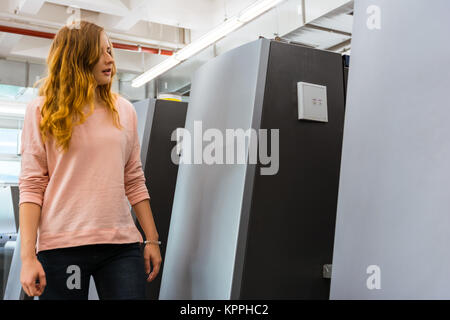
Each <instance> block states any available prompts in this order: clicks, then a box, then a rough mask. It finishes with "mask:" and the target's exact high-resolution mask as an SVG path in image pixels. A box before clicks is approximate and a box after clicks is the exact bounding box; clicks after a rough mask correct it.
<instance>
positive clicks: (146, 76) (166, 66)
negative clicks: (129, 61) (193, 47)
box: [131, 56, 180, 87]
mask: <svg viewBox="0 0 450 320" xmlns="http://www.w3.org/2000/svg"><path fill="white" fill-rule="evenodd" d="M179 63H180V61H179V60H177V59H175V58H174V57H173V56H172V57H169V58H167V59H166V60H164V61H163V62H161V63H159V64H157V65H156V66H154V67H153V68H151V69H150V70H148V71H146V72H144V73H143V74H141V75H140V76H139V77H137V78H136V79H134V80H133V82H132V83H131V85H132V86H133V87H140V86H142V85H143V84H145V83H147V82H149V81H150V80H152V79H154V78H156V77H157V76H159V75H160V74H163V73H164V72H166V71H167V70H170V69H172V68H173V67H175V66H176V65H177V64H179Z"/></svg>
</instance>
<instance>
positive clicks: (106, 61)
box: [93, 31, 114, 86]
mask: <svg viewBox="0 0 450 320" xmlns="http://www.w3.org/2000/svg"><path fill="white" fill-rule="evenodd" d="M100 46H101V52H102V54H101V55H100V59H99V60H98V62H97V64H96V65H95V66H94V70H93V73H94V78H95V80H96V81H97V84H98V85H99V86H101V85H104V84H107V83H109V82H111V73H112V66H113V64H114V59H113V57H112V56H111V50H112V48H111V46H110V43H109V41H108V37H107V36H106V33H105V32H104V31H102V33H101V35H100Z"/></svg>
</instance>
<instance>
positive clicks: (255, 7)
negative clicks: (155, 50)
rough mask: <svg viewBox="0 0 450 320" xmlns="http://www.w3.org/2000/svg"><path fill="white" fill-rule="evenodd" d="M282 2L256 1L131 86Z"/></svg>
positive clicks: (141, 82)
mask: <svg viewBox="0 0 450 320" xmlns="http://www.w3.org/2000/svg"><path fill="white" fill-rule="evenodd" d="M282 1H284V0H259V1H256V2H255V3H254V4H252V5H251V6H249V7H247V8H246V9H244V10H243V11H241V13H240V14H239V15H237V16H234V17H232V18H230V19H228V20H226V21H225V22H224V23H222V24H221V25H219V26H218V27H216V28H214V29H213V30H211V31H210V32H208V33H207V34H205V35H203V36H201V37H200V38H199V39H197V40H195V41H194V42H192V43H190V44H189V45H187V46H185V47H184V48H182V49H181V50H179V51H178V52H177V53H176V54H175V55H173V56H171V57H170V58H168V59H166V60H164V61H163V62H161V63H160V64H158V65H156V66H155V67H153V68H152V69H150V70H148V71H147V72H145V73H143V74H142V75H140V76H139V77H137V78H136V79H134V80H133V82H132V84H131V85H132V86H133V87H140V86H141V85H143V84H145V83H146V82H148V81H150V80H152V79H154V78H156V77H157V76H159V75H161V74H162V73H164V72H166V71H168V70H169V69H171V68H173V67H174V66H176V65H177V64H179V63H181V62H182V61H184V60H186V59H188V58H190V57H192V56H193V55H195V54H197V53H198V52H200V51H202V50H203V49H205V48H207V47H208V46H210V45H211V44H213V43H215V42H217V41H218V40H220V39H222V38H223V37H225V36H226V35H227V34H229V33H231V32H233V31H235V30H236V29H238V28H239V27H241V26H243V25H244V24H246V23H248V22H249V21H251V20H252V19H255V18H256V17H258V16H259V15H261V14H263V13H264V12H266V11H268V10H270V9H271V8H273V7H274V6H276V5H277V4H279V3H281V2H282Z"/></svg>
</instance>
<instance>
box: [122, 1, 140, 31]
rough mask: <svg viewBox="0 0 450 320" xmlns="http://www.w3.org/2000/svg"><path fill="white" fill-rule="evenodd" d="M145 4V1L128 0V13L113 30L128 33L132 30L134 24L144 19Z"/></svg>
mask: <svg viewBox="0 0 450 320" xmlns="http://www.w3.org/2000/svg"><path fill="white" fill-rule="evenodd" d="M147 4H148V2H147V1H146V0H129V1H128V7H129V8H130V11H129V12H128V14H126V15H125V16H124V17H123V18H122V19H120V20H119V21H118V22H117V23H116V24H115V25H114V28H115V29H118V30H121V31H128V30H130V29H131V28H133V27H134V26H135V25H136V23H138V22H139V21H140V20H141V19H143V18H145V16H146V10H147Z"/></svg>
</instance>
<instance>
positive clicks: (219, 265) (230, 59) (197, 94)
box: [159, 41, 268, 300]
mask: <svg viewBox="0 0 450 320" xmlns="http://www.w3.org/2000/svg"><path fill="white" fill-rule="evenodd" d="M267 55H268V43H267V42H265V41H255V42H251V43H249V44H247V45H244V46H242V47H240V48H239V49H238V50H231V51H229V52H227V53H225V54H222V55H220V56H218V57H216V58H214V59H213V60H212V61H209V62H208V63H206V64H204V65H203V66H202V67H200V68H199V69H198V70H197V72H196V73H195V75H194V78H193V79H192V87H191V96H190V102H189V107H188V113H187V117H186V126H185V128H186V129H188V130H189V132H191V134H192V136H193V133H194V121H202V129H203V132H204V131H205V130H207V129H208V128H217V129H219V130H221V131H222V132H225V128H228V129H237V128H243V129H244V130H246V129H248V128H252V123H253V117H254V112H255V113H256V114H258V112H260V110H261V104H262V99H259V100H258V99H255V97H256V96H261V95H262V92H259V94H257V92H256V91H257V90H259V91H261V90H263V89H264V85H263V84H261V83H259V84H258V82H260V80H261V79H262V80H264V79H265V77H264V76H263V77H260V73H261V72H265V68H264V66H261V63H260V62H261V61H267ZM263 65H264V63H263ZM212 108H213V109H212ZM212 110H213V111H214V112H212ZM258 127H259V124H258V126H257V127H256V128H258ZM224 154H225V152H224ZM248 169H249V168H248V167H247V166H246V165H245V164H240V165H239V164H238V165H220V164H213V165H206V164H195V165H190V164H185V163H180V165H179V169H178V178H177V184H176V189H175V198H174V203H173V209H172V219H171V222H170V229H169V238H168V242H167V248H166V256H165V266H164V273H163V275H162V280H161V289H160V295H159V299H161V300H165V299H230V298H231V288H232V282H233V272H234V265H235V256H236V247H237V241H238V230H239V224H240V220H241V206H242V202H243V192H244V186H245V179H246V173H247V170H248Z"/></svg>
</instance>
